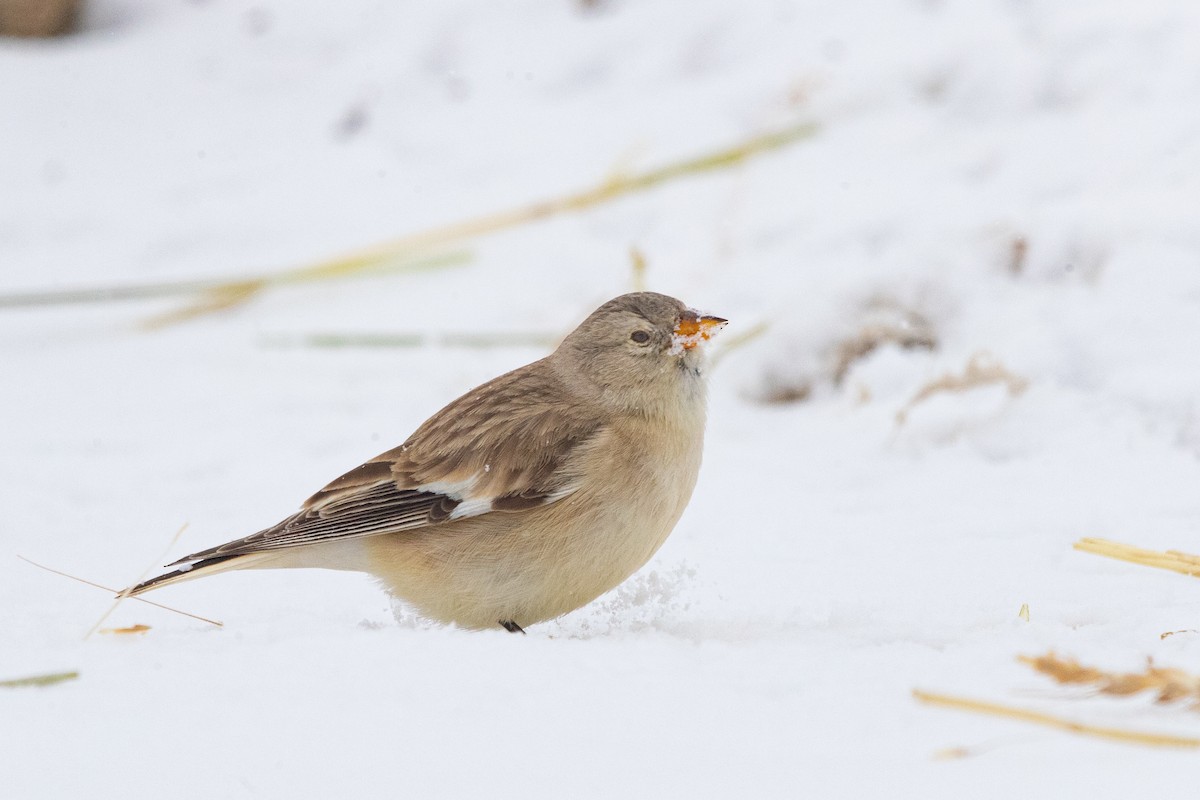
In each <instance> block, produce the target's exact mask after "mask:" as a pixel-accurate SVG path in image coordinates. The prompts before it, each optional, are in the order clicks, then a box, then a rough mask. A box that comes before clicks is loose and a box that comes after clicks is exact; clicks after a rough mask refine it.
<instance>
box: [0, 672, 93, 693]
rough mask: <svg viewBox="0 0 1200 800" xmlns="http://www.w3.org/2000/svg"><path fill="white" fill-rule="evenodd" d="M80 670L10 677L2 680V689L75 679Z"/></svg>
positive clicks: (0, 687) (50, 683)
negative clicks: (26, 676)
mask: <svg viewBox="0 0 1200 800" xmlns="http://www.w3.org/2000/svg"><path fill="white" fill-rule="evenodd" d="M78 677H79V673H78V672H74V671H72V672H51V673H48V674H46V675H30V676H29V677H28V678H10V679H9V680H5V681H0V689H20V688H22V687H24V686H53V685H54V684H56V683H63V682H64V681H73V680H75V679H76V678H78Z"/></svg>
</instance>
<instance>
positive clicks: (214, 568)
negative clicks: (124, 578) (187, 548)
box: [121, 553, 267, 597]
mask: <svg viewBox="0 0 1200 800" xmlns="http://www.w3.org/2000/svg"><path fill="white" fill-rule="evenodd" d="M266 555H267V554H265V553H252V554H250V555H237V556H213V557H212V558H202V559H200V560H199V561H196V562H194V563H192V564H187V565H184V566H182V567H180V568H179V569H174V570H171V571H170V572H164V573H163V574H162V575H159V576H157V577H154V578H151V579H150V580H148V581H142V582H141V583H139V584H138V585H136V586H132V587H130V588H128V589H126V590H125V591H123V592H121V595H125V596H128V597H133V596H135V595H139V594H142V593H144V592H148V591H150V590H151V589H159V588H161V587H163V586H170V585H171V584H172V583H182V582H183V581H190V580H192V579H194V578H203V577H204V576H206V575H214V574H216V573H218V572H226V571H228V570H231V569H241V568H243V567H248V566H250V565H251V564H253V563H255V562H257V561H260V560H262V557H265V556H266Z"/></svg>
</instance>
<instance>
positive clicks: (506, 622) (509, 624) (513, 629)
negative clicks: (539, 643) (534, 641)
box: [500, 619, 525, 633]
mask: <svg viewBox="0 0 1200 800" xmlns="http://www.w3.org/2000/svg"><path fill="white" fill-rule="evenodd" d="M500 624H501V625H502V626H503V627H504V630H506V631H508V632H509V633H524V632H525V629H524V628H522V627H521V626H520V625H518V624H517V623H515V622H513V621H512V620H511V619H502V620H500Z"/></svg>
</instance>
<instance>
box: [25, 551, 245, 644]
mask: <svg viewBox="0 0 1200 800" xmlns="http://www.w3.org/2000/svg"><path fill="white" fill-rule="evenodd" d="M17 558H19V559H21V560H22V561H24V562H25V563H26V564H29V565H30V566H34V567H37V568H38V569H44V570H46V572H53V573H54V574H55V575H61V576H62V577H64V578H70V579H71V580H73V581H79V582H80V583H83V584H86V585H88V586H91V587H93V588H95V589H103V590H104V591H106V592H109V593H111V594H120V590H118V589H110V588H109V587H107V586H101V585H100V584H98V583H93V582H92V581H89V580H87V579H85V578H80V577H78V576H76V575H70V574H68V573H66V572H62V571H60V570H57V569H54V568H53V567H47V566H46V565H45V564H39V563H37V562H36V561H31V560H30V559H28V558H26V557H25V556H20V555H19V556H17ZM129 599H130V600H137V601H138V602H139V603H145V604H146V605H148V606H154V607H155V608H161V609H162V610H163V611H171V612H173V613H175V614H183V615H184V616H185V617H191V618H192V619H197V620H200V621H201V622H207V623H208V624H209V625H215V626H217V627H218V628H223V627H225V623H224V622H220V621H219V620H215V619H209V618H208V617H202V616H200V615H199V614H190V613H188V612H187V611H180V610H179V609H178V608H171V606H164V605H163V604H162V603H156V602H154V601H153V600H147V599H146V598H144V597H131V598H129Z"/></svg>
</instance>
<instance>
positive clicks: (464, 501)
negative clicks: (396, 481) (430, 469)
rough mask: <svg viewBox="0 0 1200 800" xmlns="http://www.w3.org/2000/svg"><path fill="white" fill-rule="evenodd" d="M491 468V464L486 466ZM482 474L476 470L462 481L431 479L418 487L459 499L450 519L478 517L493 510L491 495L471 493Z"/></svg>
mask: <svg viewBox="0 0 1200 800" xmlns="http://www.w3.org/2000/svg"><path fill="white" fill-rule="evenodd" d="M490 469H491V465H487V466H485V467H484V470H485V471H490ZM482 474H483V473H480V472H476V473H475V474H474V475H472V476H471V477H469V478H467V479H465V480H461V481H431V482H429V483H423V484H421V485H420V486H418V487H417V491H418V492H433V493H434V494H440V495H444V496H446V497H449V498H450V499H451V500H457V501H458V505H457V506H455V508H454V510H453V511H451V512H450V517H449V519H462V518H464V517H477V516H479V515H480V514H486V513H488V512H489V511H491V510H492V498H491V497H476V496H473V495H472V494H471V491H472V490H473V489H474V488H475V485H476V484H478V483H479V479H480V477H482Z"/></svg>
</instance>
